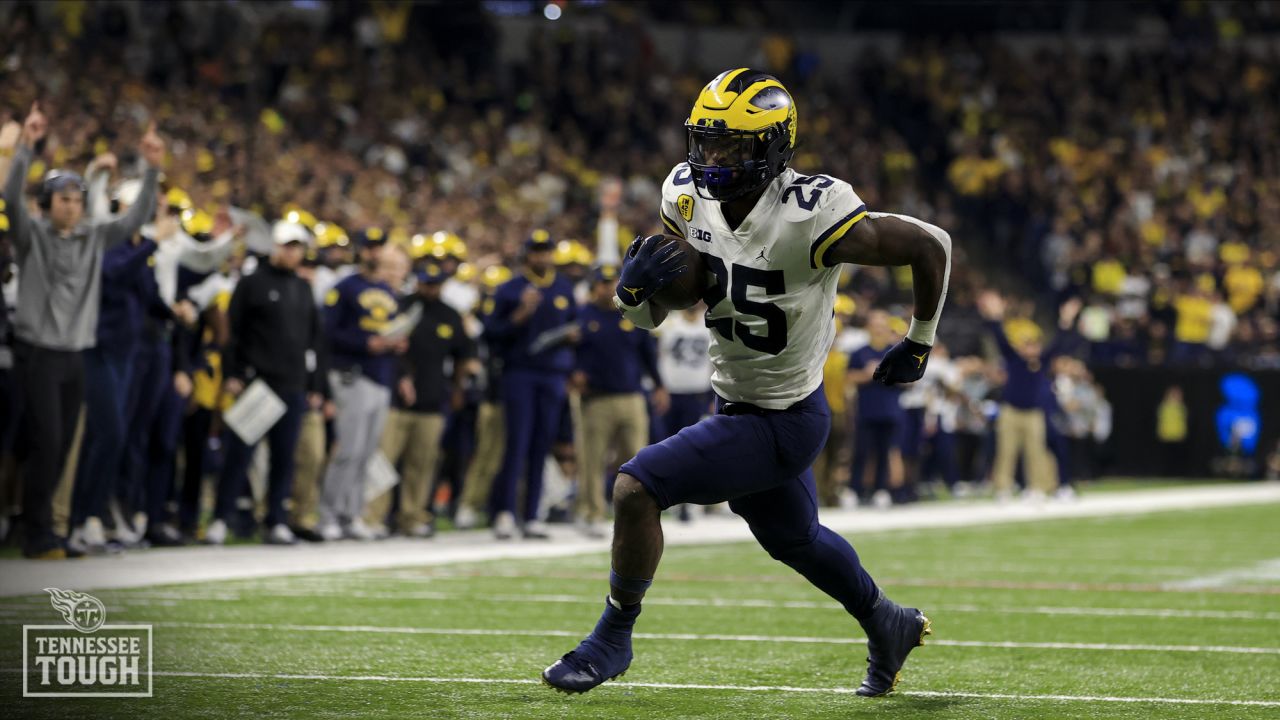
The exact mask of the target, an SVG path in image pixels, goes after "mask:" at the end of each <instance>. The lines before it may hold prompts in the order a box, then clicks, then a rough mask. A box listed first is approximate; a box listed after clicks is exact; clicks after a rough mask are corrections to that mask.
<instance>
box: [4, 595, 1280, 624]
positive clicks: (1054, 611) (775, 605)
mask: <svg viewBox="0 0 1280 720" xmlns="http://www.w3.org/2000/svg"><path fill="white" fill-rule="evenodd" d="M247 597H252V598H270V597H280V598H295V597H296V598H314V597H343V598H355V599H361V600H439V601H460V602H495V603H505V602H531V603H548V604H570V605H599V604H600V603H601V602H602V600H601V598H600V597H596V596H586V595H537V594H529V595H526V594H520V593H511V594H482V593H457V592H432V591H422V590H410V591H407V592H370V591H367V590H354V589H351V590H348V589H345V588H323V589H321V588H305V587H304V588H299V589H292V590H263V591H258V590H253V591H250V592H247V593H246V594H245V595H241V594H237V593H225V592H222V593H210V594H208V595H206V594H203V593H176V592H147V591H142V592H136V593H134V592H130V593H127V594H125V595H122V596H120V598H119V599H120V600H121V601H122V602H127V603H128V604H129V605H137V606H144V607H145V606H148V605H153V604H154V605H162V606H167V607H170V606H175V605H177V604H178V603H179V602H189V601H196V602H201V601H216V602H242V601H244V600H245V599H246V598H247ZM644 603H645V605H646V606H649V607H653V606H674V607H717V608H763V609H770V610H833V611H834V610H838V611H841V612H843V611H844V608H842V607H841V606H840V604H839V603H836V602H832V601H825V602H824V601H819V600H764V599H758V598H672V597H654V596H650V597H647V598H645V601H644ZM925 609H927V610H933V611H937V612H954V613H984V614H992V615H997V614H1015V615H1080V616H1088V617H1114V618H1123V617H1151V618H1195V619H1207V620H1262V621H1276V620H1280V612H1254V611H1250V610H1184V609H1179V608H1114V607H1055V606H1047V605H1046V606H1034V607H982V606H980V605H955V604H941V605H934V604H930V605H928V606H927V607H926V608H925ZM3 612H4V611H3V610H2V609H0V613H3Z"/></svg>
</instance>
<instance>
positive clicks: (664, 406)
mask: <svg viewBox="0 0 1280 720" xmlns="http://www.w3.org/2000/svg"><path fill="white" fill-rule="evenodd" d="M670 409H671V395H670V394H669V393H667V389H666V388H656V389H655V390H654V391H653V412H654V413H656V414H658V415H666V414H667V411H668V410H670Z"/></svg>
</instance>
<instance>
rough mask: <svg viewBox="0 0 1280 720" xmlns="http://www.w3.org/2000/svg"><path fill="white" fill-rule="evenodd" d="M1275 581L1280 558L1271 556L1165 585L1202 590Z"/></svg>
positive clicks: (1279, 574)
mask: <svg viewBox="0 0 1280 720" xmlns="http://www.w3.org/2000/svg"><path fill="white" fill-rule="evenodd" d="M1277 581H1280V558H1271V559H1270V560H1263V561H1262V562H1260V563H1256V564H1254V565H1246V566H1244V567H1235V568H1228V569H1226V570H1223V571H1222V572H1216V573H1212V574H1209V575H1201V576H1200V577H1194V578H1189V579H1187V580H1176V581H1173V582H1169V583H1166V585H1168V586H1169V587H1171V588H1176V589H1179V590H1204V589H1208V588H1219V587H1226V586H1229V585H1241V584H1245V585H1247V584H1250V583H1256V582H1265V583H1275V582H1277Z"/></svg>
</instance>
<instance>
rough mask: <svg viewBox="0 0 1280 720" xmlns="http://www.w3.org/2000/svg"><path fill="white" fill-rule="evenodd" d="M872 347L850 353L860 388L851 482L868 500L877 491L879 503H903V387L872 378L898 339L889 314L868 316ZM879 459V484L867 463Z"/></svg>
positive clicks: (852, 373)
mask: <svg viewBox="0 0 1280 720" xmlns="http://www.w3.org/2000/svg"><path fill="white" fill-rule="evenodd" d="M867 333H868V334H869V335H870V336H871V338H870V343H869V344H868V345H866V346H864V347H861V348H858V349H857V350H854V351H853V352H852V353H850V354H849V382H850V383H855V384H857V386H858V401H857V402H858V406H857V412H856V414H855V423H856V425H855V430H854V449H853V467H852V472H851V473H850V475H849V482H850V483H852V484H853V489H854V490H855V491H856V492H858V494H859V495H860V496H861V497H862V498H863V499H864V500H865V499H867V497H868V494H871V493H872V491H873V489H874V494H872V495H871V497H872V499H873V500H874V501H875V503H876V504H877V505H880V506H884V505H888V504H891V503H892V502H905V501H906V500H907V497H906V494H905V493H906V491H905V489H904V487H903V473H902V431H903V423H904V421H905V416H904V414H903V411H902V406H901V404H899V402H898V396H899V395H901V394H902V390H901V389H900V388H897V387H894V386H891V385H885V384H883V383H880V382H877V381H875V380H873V379H872V377H871V375H872V373H873V372H875V369H876V366H877V365H879V364H880V360H881V359H882V358H884V356H885V353H887V352H889V348H891V347H893V345H894V343H895V342H897V339H898V338H897V336H896V335H895V334H894V332H893V330H892V328H891V327H890V326H889V314H888V313H886V312H884V311H882V310H874V311H872V312H871V313H869V314H868V315H867ZM869 457H874V458H875V464H876V474H875V483H874V485H873V484H872V483H868V482H866V476H865V471H866V467H867V459H868V458H869Z"/></svg>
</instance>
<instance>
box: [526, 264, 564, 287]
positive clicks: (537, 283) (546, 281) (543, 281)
mask: <svg viewBox="0 0 1280 720" xmlns="http://www.w3.org/2000/svg"><path fill="white" fill-rule="evenodd" d="M522 272H523V273H524V279H525V280H528V281H529V284H530V285H533V286H534V287H540V288H546V287H551V283H553V282H555V281H556V271H555V270H552V271H551V272H549V273H547V276H546V277H542V278H540V277H538V276H537V275H534V274H533V273H531V272H529V268H525V269H524V270H523V271H522Z"/></svg>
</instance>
